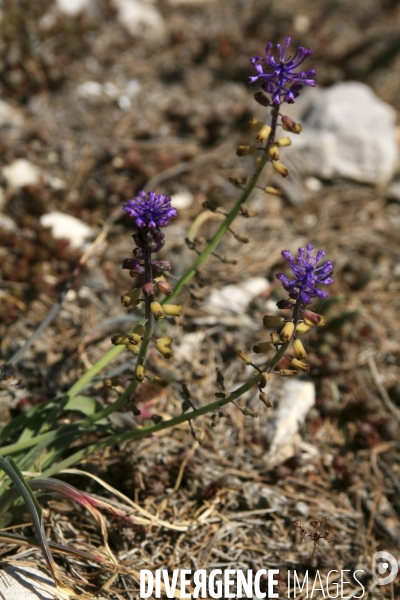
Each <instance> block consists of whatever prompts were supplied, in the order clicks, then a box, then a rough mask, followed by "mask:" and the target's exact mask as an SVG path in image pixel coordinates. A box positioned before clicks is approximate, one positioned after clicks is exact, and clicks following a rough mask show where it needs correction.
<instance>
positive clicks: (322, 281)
mask: <svg viewBox="0 0 400 600" xmlns="http://www.w3.org/2000/svg"><path fill="white" fill-rule="evenodd" d="M313 250H314V246H312V245H311V244H308V245H307V248H306V249H305V250H304V248H299V255H298V256H297V257H296V258H295V257H293V256H292V253H291V252H290V251H289V250H283V251H282V256H283V258H284V259H285V260H286V261H287V262H288V263H289V265H290V268H291V269H292V271H293V274H294V276H295V279H293V280H292V281H289V279H288V278H287V277H286V275H285V274H284V273H277V274H276V278H277V279H279V281H280V282H281V283H282V285H283V287H284V288H285V290H286V291H287V292H289V296H290V298H292V299H293V300H296V301H298V302H299V303H300V304H302V305H304V306H305V305H306V304H309V303H310V302H311V300H312V299H313V298H321V299H322V300H325V299H326V298H327V297H328V294H327V292H325V291H324V290H321V289H319V288H318V287H317V286H319V285H329V284H330V283H333V278H332V277H331V275H332V271H333V265H332V263H331V261H330V260H326V261H325V262H324V263H323V264H322V265H321V266H320V267H317V265H318V263H319V262H320V261H321V259H322V258H323V257H324V256H325V254H326V253H325V252H324V251H323V250H318V252H317V255H316V256H311V253H312V251H313Z"/></svg>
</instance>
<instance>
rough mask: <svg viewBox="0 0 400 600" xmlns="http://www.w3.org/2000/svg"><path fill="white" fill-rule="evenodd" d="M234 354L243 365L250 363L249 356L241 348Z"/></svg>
mask: <svg viewBox="0 0 400 600" xmlns="http://www.w3.org/2000/svg"><path fill="white" fill-rule="evenodd" d="M236 355H237V356H238V357H239V358H240V360H241V361H242V362H244V364H245V365H251V363H252V361H251V358H250V357H249V356H247V354H245V353H244V352H242V351H241V350H238V351H237V352H236Z"/></svg>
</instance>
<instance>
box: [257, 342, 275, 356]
mask: <svg viewBox="0 0 400 600" xmlns="http://www.w3.org/2000/svg"><path fill="white" fill-rule="evenodd" d="M273 347H274V346H273V344H271V342H259V343H258V344H256V345H255V346H253V352H255V353H256V354H262V353H263V352H269V351H270V350H272V349H273Z"/></svg>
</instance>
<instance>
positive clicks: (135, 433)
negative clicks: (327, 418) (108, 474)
mask: <svg viewBox="0 0 400 600" xmlns="http://www.w3.org/2000/svg"><path fill="white" fill-rule="evenodd" d="M290 344H291V342H286V343H285V344H282V346H281V347H280V348H279V350H277V351H276V353H275V355H274V356H273V357H272V358H271V360H270V361H269V362H268V364H267V367H268V370H269V371H270V370H272V369H273V368H274V367H275V366H276V365H277V364H278V363H279V361H280V360H281V358H282V357H283V356H284V354H285V352H286V350H287V349H288V348H289V346H290ZM267 367H266V368H267ZM261 376H262V373H256V374H255V375H253V377H252V378H251V379H249V380H248V381H246V382H245V383H244V384H243V385H241V386H240V387H238V388H237V390H235V391H233V392H232V393H231V394H229V396H227V397H226V398H219V399H218V400H215V401H214V402H210V403H209V404H206V405H205V406H202V407H201V408H198V409H197V410H193V411H191V412H189V413H184V414H182V415H179V416H177V417H173V418H172V419H168V421H163V422H162V423H158V424H157V425H147V426H146V427H140V428H139V427H138V428H136V429H133V430H131V431H126V432H124V433H118V434H116V435H113V436H111V437H109V438H106V439H105V440H102V441H100V442H97V443H95V444H91V445H90V446H87V447H86V448H83V449H82V450H79V451H78V452H75V454H72V455H71V456H69V457H68V458H65V459H64V460H63V461H61V462H59V463H56V464H55V465H52V466H51V467H50V468H49V469H47V470H46V471H44V472H43V473H41V477H51V476H52V475H54V474H55V473H58V472H59V471H61V470H62V469H66V468H67V467H69V466H71V465H73V464H75V463H77V462H78V461H80V460H82V459H83V458H86V457H87V456H89V455H91V454H93V453H94V452H96V451H98V450H101V449H102V448H106V447H107V446H111V445H114V444H120V443H122V442H126V441H127V440H131V439H141V438H143V437H145V436H147V435H151V434H153V433H157V432H158V431H162V430H163V429H169V428H170V427H176V426H177V425H180V424H181V423H185V422H186V421H191V420H193V419H196V418H197V417H201V416H202V415H206V414H207V413H210V412H213V411H215V410H218V409H220V408H222V407H223V406H226V405H227V404H229V403H230V402H232V401H233V400H237V399H238V398H240V396H243V394H245V393H246V392H248V391H249V390H250V389H251V388H252V387H253V386H254V385H256V384H257V383H258V382H259V381H260V379H261Z"/></svg>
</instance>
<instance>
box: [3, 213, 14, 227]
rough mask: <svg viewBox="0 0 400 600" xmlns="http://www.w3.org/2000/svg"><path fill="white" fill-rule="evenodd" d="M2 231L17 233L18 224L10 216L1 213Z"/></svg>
mask: <svg viewBox="0 0 400 600" xmlns="http://www.w3.org/2000/svg"><path fill="white" fill-rule="evenodd" d="M0 229H5V230H6V231H15V230H16V229H17V224H16V223H15V222H14V221H13V220H12V218H11V217H9V216H8V215H3V214H2V213H0Z"/></svg>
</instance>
